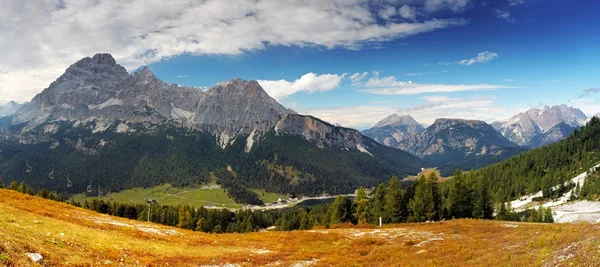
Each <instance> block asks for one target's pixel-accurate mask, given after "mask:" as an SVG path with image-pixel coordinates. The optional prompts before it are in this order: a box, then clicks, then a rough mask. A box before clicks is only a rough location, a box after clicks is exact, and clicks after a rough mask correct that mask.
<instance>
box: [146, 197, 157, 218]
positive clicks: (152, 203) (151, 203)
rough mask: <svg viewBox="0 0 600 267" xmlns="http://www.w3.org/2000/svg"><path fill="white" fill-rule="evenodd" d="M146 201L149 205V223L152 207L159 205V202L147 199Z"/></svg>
mask: <svg viewBox="0 0 600 267" xmlns="http://www.w3.org/2000/svg"><path fill="white" fill-rule="evenodd" d="M144 201H146V203H148V222H149V221H150V213H152V205H158V202H156V200H155V199H153V198H146V199H144Z"/></svg>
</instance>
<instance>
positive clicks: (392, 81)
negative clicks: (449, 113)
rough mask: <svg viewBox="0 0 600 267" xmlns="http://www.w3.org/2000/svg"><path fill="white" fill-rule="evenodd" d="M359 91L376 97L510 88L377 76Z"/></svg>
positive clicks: (494, 85)
mask: <svg viewBox="0 0 600 267" xmlns="http://www.w3.org/2000/svg"><path fill="white" fill-rule="evenodd" d="M361 87H362V88H361V89H359V91H361V92H365V93H371V94H378V95H419V94H425V93H451V92H463V91H483V90H498V89H504V88H512V87H509V86H505V85H496V84H421V83H414V82H412V81H398V80H397V79H396V77H394V76H388V77H383V78H380V77H379V76H378V75H375V76H374V77H371V78H369V79H368V80H367V81H366V82H365V83H364V84H361Z"/></svg>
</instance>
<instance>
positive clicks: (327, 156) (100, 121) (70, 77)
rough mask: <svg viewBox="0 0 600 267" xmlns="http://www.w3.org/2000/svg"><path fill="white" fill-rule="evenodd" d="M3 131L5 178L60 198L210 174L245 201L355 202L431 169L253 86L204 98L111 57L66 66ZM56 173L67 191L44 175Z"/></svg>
mask: <svg viewBox="0 0 600 267" xmlns="http://www.w3.org/2000/svg"><path fill="white" fill-rule="evenodd" d="M0 127H2V129H0V130H2V131H0V133H2V135H1V136H0V139H5V141H3V142H4V144H0V145H3V147H2V150H3V151H2V152H3V156H4V158H5V160H4V161H3V162H1V163H0V176H3V177H10V178H11V179H16V180H22V181H26V182H27V183H28V184H31V185H33V186H35V187H46V188H49V189H52V190H56V191H60V192H63V193H75V192H83V191H85V189H86V187H87V185H89V184H90V183H92V184H94V189H93V193H96V191H97V190H96V186H100V187H102V188H105V190H104V191H105V192H106V191H108V190H112V191H116V190H121V189H125V188H132V187H148V186H154V185H160V184H164V183H173V184H175V185H195V184H200V183H204V182H207V181H209V180H210V179H211V175H213V172H214V174H215V175H216V176H217V182H219V183H221V184H222V185H224V186H225V187H226V188H227V189H228V192H229V193H230V194H232V195H237V196H239V195H243V196H248V195H252V194H253V193H252V192H250V190H249V189H250V188H266V189H268V190H270V191H275V192H280V193H303V194H321V193H323V192H328V193H348V192H352V191H353V190H354V189H356V188H357V187H359V186H361V185H364V186H374V185H376V184H378V183H380V182H383V181H387V180H388V179H389V177H390V176H392V175H396V176H399V177H403V176H407V175H409V174H415V173H417V172H418V170H419V168H420V167H422V166H423V165H424V163H423V162H422V161H421V160H420V159H418V158H416V157H414V156H412V155H410V154H408V153H406V152H403V151H400V150H397V149H392V148H388V147H385V146H382V145H379V144H378V143H376V142H375V141H373V140H372V139H370V138H367V137H365V136H363V135H362V134H361V133H360V132H358V131H356V130H353V129H347V128H342V127H337V126H333V125H331V124H328V123H325V122H323V121H321V120H319V119H317V118H314V117H310V116H303V115H298V114H296V113H295V112H294V111H292V110H289V109H287V108H285V107H283V106H282V105H281V104H279V103H278V102H277V101H276V100H274V99H273V98H271V97H270V96H269V95H268V94H267V93H266V92H265V91H264V90H263V89H262V88H261V86H260V85H259V84H258V83H257V82H256V81H245V80H242V79H233V80H230V81H228V82H224V83H220V84H217V85H216V86H214V87H212V88H210V89H208V90H206V91H202V90H200V89H197V88H192V87H181V86H177V85H169V84H166V83H164V82H162V81H161V80H159V79H158V78H156V77H155V76H154V75H153V74H152V72H151V71H150V70H149V69H148V68H144V69H142V70H140V71H138V72H136V73H134V74H128V73H127V72H126V71H125V69H124V68H123V67H121V66H119V65H118V64H116V62H115V61H114V59H113V58H112V57H111V56H110V55H108V54H98V55H95V56H94V57H92V58H85V59H82V60H80V61H79V62H77V63H75V64H73V65H72V66H70V67H69V68H68V69H67V70H66V72H65V74H63V75H62V76H61V77H59V78H58V79H57V80H56V81H55V82H53V83H52V84H51V85H50V86H49V87H48V88H46V89H45V90H44V91H43V92H41V93H40V94H38V95H37V96H36V97H34V99H33V100H32V101H31V102H30V103H28V104H26V105H24V106H23V107H21V108H20V109H19V111H18V112H17V113H16V115H15V116H14V117H12V123H8V124H7V123H6V120H4V119H3V122H1V123H0ZM27 162H29V163H30V165H34V164H35V166H32V167H33V171H32V172H31V173H25V171H24V170H25V167H26V163H27ZM53 165H54V169H55V174H56V176H57V177H60V178H61V181H60V182H59V181H56V180H50V179H47V178H46V177H48V173H49V172H50V171H52V169H53ZM68 174H70V175H71V176H70V177H71V178H70V179H71V180H72V181H73V187H72V188H66V187H65V184H66V181H65V178H64V177H65V176H66V175H68ZM246 199H256V198H255V197H254V198H253V197H249V198H246Z"/></svg>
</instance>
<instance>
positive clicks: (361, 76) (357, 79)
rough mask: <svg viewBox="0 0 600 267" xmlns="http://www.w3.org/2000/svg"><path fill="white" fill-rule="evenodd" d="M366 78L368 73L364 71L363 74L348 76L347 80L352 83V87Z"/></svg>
mask: <svg viewBox="0 0 600 267" xmlns="http://www.w3.org/2000/svg"><path fill="white" fill-rule="evenodd" d="M367 76H369V73H368V72H366V71H365V72H363V73H354V74H352V75H350V76H349V78H350V81H351V82H352V85H354V86H359V85H360V84H361V82H362V81H363V80H364V79H365V78H366V77H367Z"/></svg>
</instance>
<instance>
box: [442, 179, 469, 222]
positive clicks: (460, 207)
mask: <svg viewBox="0 0 600 267" xmlns="http://www.w3.org/2000/svg"><path fill="white" fill-rule="evenodd" d="M446 203H447V204H446V205H447V206H448V213H449V216H448V217H450V218H457V219H458V218H470V217H472V216H473V195H472V191H471V188H470V187H469V185H468V184H467V181H466V179H465V176H464V174H463V172H462V171H461V170H456V171H455V172H454V177H453V178H452V180H451V181H450V188H449V192H448V199H447V201H446Z"/></svg>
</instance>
